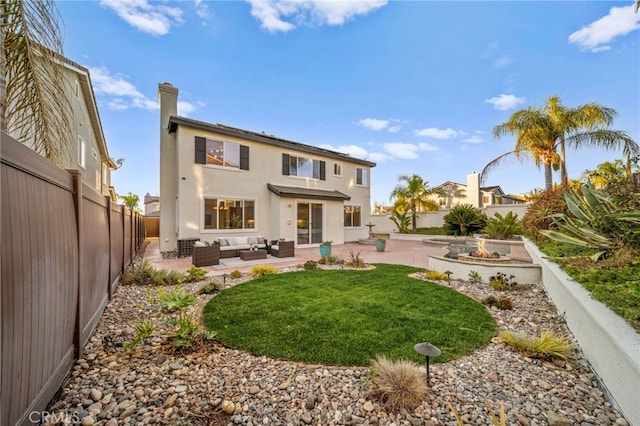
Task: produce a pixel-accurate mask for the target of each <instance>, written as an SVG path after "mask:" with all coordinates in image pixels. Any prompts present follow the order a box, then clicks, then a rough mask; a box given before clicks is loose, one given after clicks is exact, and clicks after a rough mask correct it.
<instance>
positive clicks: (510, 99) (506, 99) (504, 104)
mask: <svg viewBox="0 0 640 426" xmlns="http://www.w3.org/2000/svg"><path fill="white" fill-rule="evenodd" d="M525 101H526V99H525V98H519V97H517V96H515V95H505V94H501V95H500V96H496V97H493V98H491V99H486V100H485V101H484V102H485V103H489V104H492V105H493V107H494V108H495V109H498V110H500V111H507V110H510V109H513V108H515V107H517V106H518V105H520V104H522V103H524V102H525Z"/></svg>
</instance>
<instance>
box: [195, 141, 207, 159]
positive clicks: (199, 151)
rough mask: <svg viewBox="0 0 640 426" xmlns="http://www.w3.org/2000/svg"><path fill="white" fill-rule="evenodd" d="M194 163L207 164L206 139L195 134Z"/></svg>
mask: <svg viewBox="0 0 640 426" xmlns="http://www.w3.org/2000/svg"><path fill="white" fill-rule="evenodd" d="M196 163H198V164H207V140H206V139H205V138H203V137H200V136H196Z"/></svg>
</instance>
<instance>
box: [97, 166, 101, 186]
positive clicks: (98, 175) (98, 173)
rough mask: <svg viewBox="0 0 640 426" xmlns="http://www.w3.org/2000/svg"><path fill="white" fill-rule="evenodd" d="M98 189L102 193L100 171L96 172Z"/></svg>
mask: <svg viewBox="0 0 640 426" xmlns="http://www.w3.org/2000/svg"><path fill="white" fill-rule="evenodd" d="M96 189H97V190H98V191H100V189H101V188H100V170H96Z"/></svg>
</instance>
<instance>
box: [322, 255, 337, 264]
mask: <svg viewBox="0 0 640 426" xmlns="http://www.w3.org/2000/svg"><path fill="white" fill-rule="evenodd" d="M339 260H340V259H339V258H338V256H334V255H329V256H327V257H326V258H325V259H324V261H325V263H326V264H327V265H335V264H337V263H338V262H339Z"/></svg>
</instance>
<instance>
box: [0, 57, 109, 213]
mask: <svg viewBox="0 0 640 426" xmlns="http://www.w3.org/2000/svg"><path fill="white" fill-rule="evenodd" d="M54 55H55V61H56V63H58V64H59V65H60V67H61V68H62V73H63V78H64V83H65V84H64V87H65V93H64V95H65V96H67V98H68V99H69V100H70V103H71V107H72V109H73V114H72V120H71V121H70V123H69V124H70V125H71V132H72V134H73V135H74V141H75V144H74V146H72V147H71V148H72V151H71V153H69V154H67V155H66V156H65V158H64V159H63V164H62V167H63V168H65V169H69V170H78V171H79V172H80V173H81V174H82V182H83V183H85V184H86V185H88V186H89V187H91V188H93V189H95V190H96V191H97V192H99V193H100V194H102V195H105V196H110V197H111V199H112V201H114V202H116V201H117V197H116V193H115V191H114V189H113V187H112V186H111V170H112V169H115V168H116V164H115V163H114V161H113V159H112V158H111V157H110V156H109V151H108V150H107V143H106V140H105V138H104V133H103V131H102V124H101V122H100V115H99V114H98V106H97V104H96V99H95V96H94V93H93V87H92V85H91V77H90V75H89V70H88V69H87V68H85V67H83V66H82V65H79V64H77V63H75V62H73V61H71V60H70V59H67V58H65V57H63V56H60V55H58V54H54ZM12 136H16V135H12ZM22 142H23V143H24V144H25V145H26V146H30V143H29V141H22Z"/></svg>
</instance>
